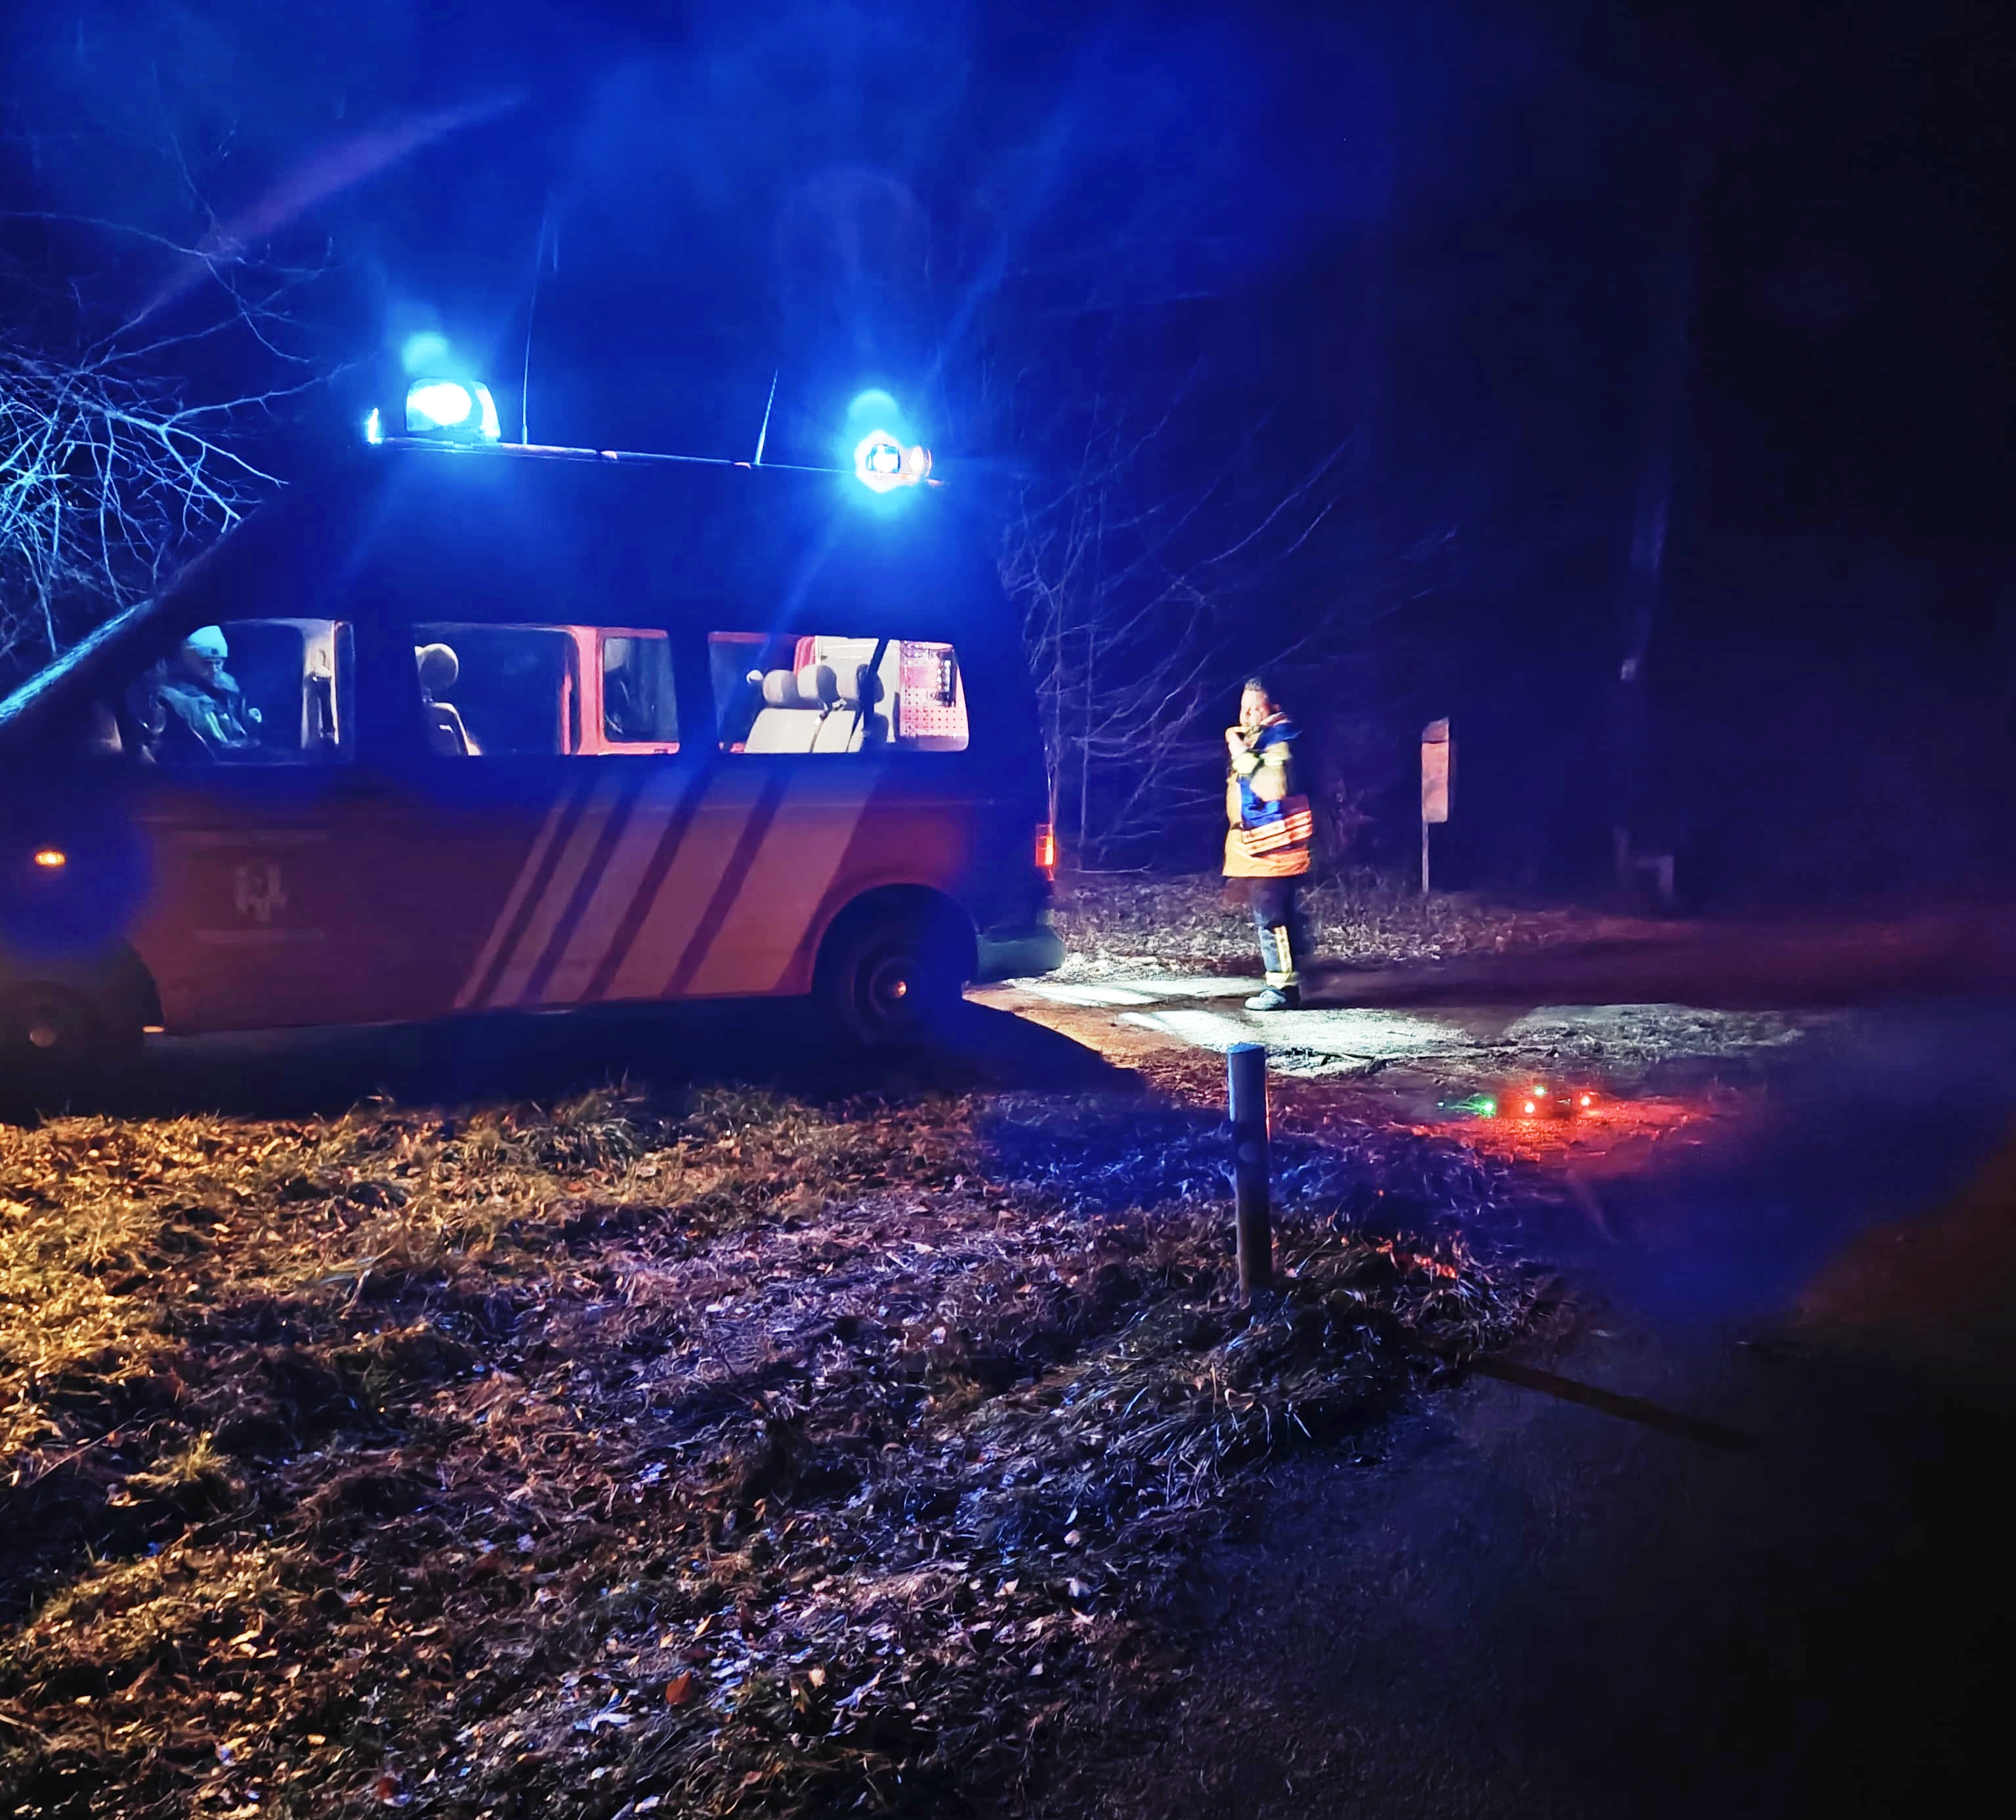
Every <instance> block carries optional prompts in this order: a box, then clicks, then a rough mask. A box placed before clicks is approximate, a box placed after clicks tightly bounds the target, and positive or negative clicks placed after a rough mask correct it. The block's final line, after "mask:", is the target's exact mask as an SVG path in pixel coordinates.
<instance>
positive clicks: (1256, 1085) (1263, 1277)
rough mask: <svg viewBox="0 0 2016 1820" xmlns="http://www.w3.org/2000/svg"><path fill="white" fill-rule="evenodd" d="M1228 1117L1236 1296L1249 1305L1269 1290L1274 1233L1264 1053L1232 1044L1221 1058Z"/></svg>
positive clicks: (1253, 1046)
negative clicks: (1269, 1190)
mask: <svg viewBox="0 0 2016 1820" xmlns="http://www.w3.org/2000/svg"><path fill="white" fill-rule="evenodd" d="M1225 1073H1226V1104H1227V1106H1228V1108H1229V1110H1230V1113H1231V1117H1232V1184H1233V1203H1234V1205H1235V1206H1236V1207H1237V1219H1238V1227H1239V1292H1240V1294H1241V1295H1242V1296H1244V1297H1246V1298H1247V1300H1249V1301H1250V1300H1251V1299H1252V1298H1253V1297H1254V1295H1255V1293H1256V1292H1258V1291H1259V1290H1262V1289H1272V1288H1273V1286H1274V1228H1273V1220H1272V1218H1270V1215H1269V1208H1268V1205H1267V1052H1266V1050H1265V1048H1263V1047H1262V1045H1260V1044H1258V1043H1234V1044H1233V1046H1232V1047H1231V1048H1229V1049H1227V1050H1226V1052H1225Z"/></svg>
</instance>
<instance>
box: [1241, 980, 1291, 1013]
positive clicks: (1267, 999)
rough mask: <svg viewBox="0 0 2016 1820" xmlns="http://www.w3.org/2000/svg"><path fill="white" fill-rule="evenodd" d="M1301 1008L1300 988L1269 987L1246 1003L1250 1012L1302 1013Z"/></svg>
mask: <svg viewBox="0 0 2016 1820" xmlns="http://www.w3.org/2000/svg"><path fill="white" fill-rule="evenodd" d="M1301 1008H1302V993H1301V987H1299V986H1269V987H1265V989H1264V990H1263V991H1258V992H1256V993H1255V994H1254V995H1253V996H1252V997H1251V998H1249V999H1247V1001H1246V1009H1247V1010H1248V1011H1300V1010H1301Z"/></svg>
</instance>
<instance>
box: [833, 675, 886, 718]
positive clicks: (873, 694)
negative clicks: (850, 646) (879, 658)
mask: <svg viewBox="0 0 2016 1820" xmlns="http://www.w3.org/2000/svg"><path fill="white" fill-rule="evenodd" d="M835 689H836V691H837V693H836V696H835V699H836V700H837V702H838V703H839V704H840V706H841V707H849V708H872V707H874V705H875V704H876V703H877V702H879V701H880V700H881V699H882V678H880V676H878V675H877V674H876V673H875V672H874V671H873V670H871V669H870V668H869V667H868V666H867V665H866V664H848V665H847V666H845V667H844V668H843V669H842V670H841V671H840V672H839V674H838V676H837V678H836V679H835Z"/></svg>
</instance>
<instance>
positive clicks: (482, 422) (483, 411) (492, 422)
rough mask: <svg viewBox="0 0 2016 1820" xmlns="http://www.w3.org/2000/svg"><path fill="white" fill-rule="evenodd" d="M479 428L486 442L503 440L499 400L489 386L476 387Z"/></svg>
mask: <svg viewBox="0 0 2016 1820" xmlns="http://www.w3.org/2000/svg"><path fill="white" fill-rule="evenodd" d="M476 408H477V430H479V431H481V433H482V436H483V438H484V441H486V442H498V441H502V438H503V435H504V427H503V426H502V424H500V423H499V422H498V421H497V401H496V400H495V398H493V397H491V395H490V388H489V387H488V386H478V387H477V388H476Z"/></svg>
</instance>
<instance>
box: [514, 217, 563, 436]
mask: <svg viewBox="0 0 2016 1820" xmlns="http://www.w3.org/2000/svg"><path fill="white" fill-rule="evenodd" d="M552 219H553V192H552V191H550V190H549V191H548V192H546V202H545V207H543V208H542V209H541V210H539V243H538V246H535V247H534V248H533V249H532V296H531V301H530V302H529V303H527V304H526V306H525V367H524V372H523V373H522V374H521V375H520V378H519V381H518V441H520V443H529V442H531V440H532V322H533V319H534V318H535V317H536V316H537V315H538V313H539V272H540V268H541V266H542V264H543V262H544V261H545V255H546V228H547V225H548V224H549V222H550V221H551V220H552ZM553 263H554V264H555V265H556V266H557V265H558V264H560V249H559V247H558V246H555V247H554V249H553Z"/></svg>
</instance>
